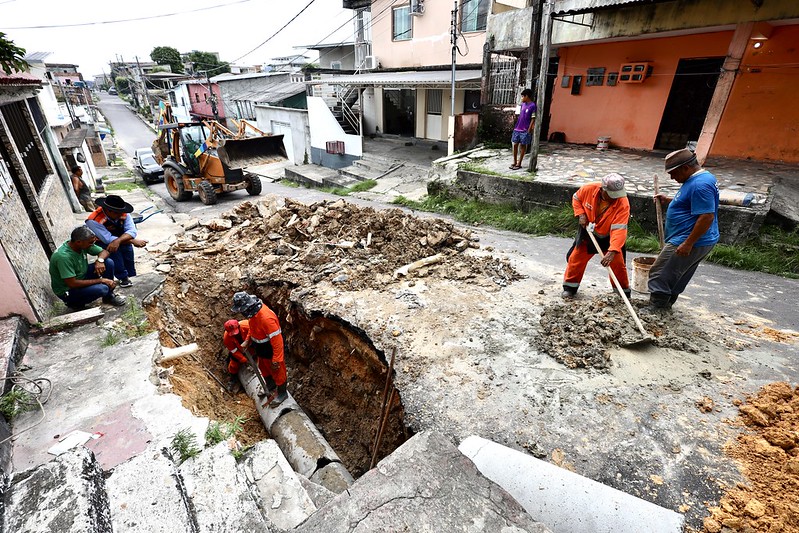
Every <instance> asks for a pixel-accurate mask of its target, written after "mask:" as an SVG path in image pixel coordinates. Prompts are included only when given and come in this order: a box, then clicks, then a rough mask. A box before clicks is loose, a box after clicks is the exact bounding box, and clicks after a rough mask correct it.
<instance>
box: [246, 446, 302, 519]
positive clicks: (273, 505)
mask: <svg viewBox="0 0 799 533" xmlns="http://www.w3.org/2000/svg"><path fill="white" fill-rule="evenodd" d="M239 468H240V469H241V470H242V472H243V473H244V475H245V476H246V478H247V481H248V482H249V483H250V484H251V485H252V486H254V487H255V489H256V493H257V496H258V498H257V499H260V502H259V505H260V507H261V512H262V513H263V514H264V515H265V516H266V517H267V518H268V519H269V520H270V521H271V522H272V523H273V524H274V525H275V526H277V527H279V528H281V529H292V528H294V527H296V526H298V525H299V524H301V523H302V522H303V521H304V520H305V519H306V518H308V517H309V516H310V515H312V514H313V513H314V512H316V505H315V504H314V502H313V500H312V499H311V498H310V496H309V495H308V493H307V492H306V491H305V488H304V487H303V485H302V483H301V482H300V479H299V478H298V477H297V474H296V473H295V472H294V470H292V469H291V465H290V464H289V463H288V461H286V458H285V457H283V453H282V452H281V451H280V448H278V446H277V443H275V441H273V440H266V441H261V442H259V443H257V444H256V445H255V446H253V447H252V449H251V450H249V451H248V452H247V454H246V456H245V457H244V459H243V460H242V461H241V463H239Z"/></svg>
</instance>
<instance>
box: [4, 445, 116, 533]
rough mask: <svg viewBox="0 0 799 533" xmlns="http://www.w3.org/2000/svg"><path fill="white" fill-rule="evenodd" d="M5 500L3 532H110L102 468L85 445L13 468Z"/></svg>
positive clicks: (109, 518) (109, 517)
mask: <svg viewBox="0 0 799 533" xmlns="http://www.w3.org/2000/svg"><path fill="white" fill-rule="evenodd" d="M3 503H4V512H3V521H2V527H0V531H3V532H4V533H12V532H22V531H24V532H25V533H40V532H41V533H45V532H47V533H52V532H56V531H69V532H70V533H111V532H112V529H111V516H110V512H109V506H108V496H107V494H106V491H105V480H103V472H102V470H101V468H100V465H99V464H98V463H97V461H96V460H95V458H94V454H92V452H90V451H89V450H87V449H86V448H83V447H79V448H76V449H74V450H70V451H69V452H67V453H64V454H62V455H60V456H59V457H57V458H56V459H53V460H52V461H50V462H49V463H45V464H43V465H40V466H38V467H36V468H34V469H31V470H26V471H24V472H20V473H17V474H14V475H13V476H12V478H11V482H10V484H9V486H8V488H7V489H6V490H5V493H4V494H3Z"/></svg>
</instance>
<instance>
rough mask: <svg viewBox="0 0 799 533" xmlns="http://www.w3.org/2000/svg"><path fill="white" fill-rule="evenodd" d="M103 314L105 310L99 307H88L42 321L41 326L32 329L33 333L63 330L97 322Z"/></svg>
mask: <svg viewBox="0 0 799 533" xmlns="http://www.w3.org/2000/svg"><path fill="white" fill-rule="evenodd" d="M103 316H105V312H104V311H103V310H102V309H101V308H100V307H90V308H89V309H84V310H83V311H76V312H74V313H67V314H66V315H59V316H56V317H53V318H51V319H50V320H48V321H47V322H44V323H43V324H42V325H41V327H39V328H37V329H35V330H34V333H53V332H55V331H63V330H65V329H67V328H72V327H75V326H81V325H83V324H89V323H91V322H97V321H98V320H100V319H101V318H103Z"/></svg>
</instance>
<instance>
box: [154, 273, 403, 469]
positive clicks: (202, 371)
mask: <svg viewBox="0 0 799 533" xmlns="http://www.w3.org/2000/svg"><path fill="white" fill-rule="evenodd" d="M214 277H216V278H217V279H214ZM219 278H221V276H219V275H217V276H202V277H198V278H195V279H194V280H193V281H192V282H191V283H189V282H188V281H179V278H178V279H176V278H175V277H172V276H170V278H169V279H168V280H167V282H166V283H165V285H164V287H163V289H162V291H161V293H160V295H158V297H157V298H156V300H155V304H156V305H151V306H149V307H148V312H149V313H150V318H151V322H152V323H153V324H155V325H156V326H158V327H159V329H160V330H161V331H163V332H164V333H162V339H161V340H162V342H163V343H164V344H165V345H172V344H174V342H173V337H174V341H177V342H178V343H180V344H187V343H189V342H196V343H197V344H198V345H199V347H200V349H199V351H198V353H197V358H196V359H194V358H190V357H187V358H183V359H179V360H176V361H175V362H174V363H169V364H170V365H172V376H171V378H170V382H171V383H172V386H173V390H174V392H175V393H177V394H179V395H180V396H182V397H183V401H184V405H186V407H187V408H189V409H190V410H192V411H193V412H194V413H195V414H199V415H202V416H207V417H209V418H211V419H213V420H220V421H229V420H231V419H232V418H234V417H235V416H245V417H247V418H248V419H249V421H248V423H247V424H245V426H244V432H243V434H241V435H240V436H239V440H241V441H242V442H243V443H244V444H252V443H254V442H257V441H258V440H261V439H263V438H265V437H266V436H267V433H266V431H265V429H264V427H263V426H262V425H261V424H260V417H259V415H258V413H257V412H256V408H255V406H254V404H253V402H252V400H250V398H249V397H248V396H247V395H246V392H242V393H240V394H236V395H230V394H227V393H226V392H224V391H223V390H222V388H221V387H220V385H219V384H218V382H217V381H216V380H214V379H213V378H212V377H211V376H209V375H208V371H211V372H213V373H214V374H215V375H216V376H217V378H219V379H220V380H222V381H223V382H224V381H225V380H226V379H227V373H226V353H225V352H224V350H223V349H222V342H221V337H222V324H224V322H225V320H227V319H229V318H230V315H231V313H230V311H229V310H230V305H231V300H232V295H233V293H234V292H236V291H237V290H247V291H249V292H252V293H255V294H257V295H258V296H259V297H260V298H261V299H262V300H263V301H264V302H265V303H266V304H267V305H268V306H269V307H270V308H271V309H273V310H274V311H275V313H277V315H278V317H279V319H280V322H281V327H282V330H283V336H284V343H285V349H286V363H287V367H288V390H289V393H290V394H291V395H292V397H293V398H294V400H296V402H297V404H299V406H300V407H301V409H302V411H303V412H304V413H306V414H307V418H308V420H309V421H310V422H311V423H312V424H313V425H314V426H315V427H316V428H318V431H319V432H320V433H321V434H322V435H323V436H324V438H325V439H326V440H327V442H328V443H329V444H330V446H331V447H332V449H333V450H334V451H335V453H336V454H337V456H338V459H340V461H341V463H342V464H343V465H344V466H345V467H346V469H347V470H348V471H349V473H350V474H352V476H353V477H355V478H357V477H359V476H361V475H362V474H363V473H365V472H366V471H367V470H368V469H369V464H370V460H371V456H372V451H373V446H374V441H375V437H376V434H377V431H378V424H379V420H380V412H381V407H382V400H383V392H384V387H385V381H386V375H387V371H388V363H387V360H386V354H385V353H383V352H382V351H380V350H378V349H377V348H376V347H375V346H374V345H373V343H372V342H371V340H370V339H369V338H368V336H367V335H366V334H365V333H364V332H363V331H362V330H360V329H359V328H357V327H355V326H353V325H351V324H348V323H347V322H346V321H344V320H342V319H341V318H339V317H337V316H333V315H326V314H323V313H320V312H307V311H305V310H304V309H303V308H302V305H301V304H300V303H298V302H296V301H292V291H294V290H298V289H297V288H296V286H293V285H291V284H288V283H274V284H260V285H255V284H250V285H247V286H239V287H232V286H231V285H230V284H227V283H224V282H222V283H220V281H221V279H219ZM166 332H169V333H168V334H167V333H166ZM203 367H205V368H203ZM240 375H242V377H243V378H244V379H243V381H244V382H245V387H246V385H247V381H248V380H247V375H248V374H247V373H246V372H243V373H242V374H240ZM250 377H252V378H254V376H251V375H250ZM392 388H393V387H392ZM395 392H396V393H395V394H394V395H392V394H391V393H392V390H391V389H389V398H392V397H393V402H392V403H391V405H390V409H389V411H388V416H387V418H386V423H385V430H384V432H383V436H382V442H381V446H380V448H379V450H378V454H377V459H378V460H379V459H382V458H383V457H385V456H386V455H388V454H390V453H391V452H393V451H394V450H395V449H396V448H397V447H398V446H399V445H401V444H402V443H403V442H405V440H407V439H408V438H409V437H410V436H411V432H410V429H409V428H407V427H406V426H405V424H404V422H403V420H404V408H403V405H402V401H401V396H400V394H399V391H395ZM269 411H270V412H269V413H267V418H268V419H269V426H270V427H271V428H272V431H273V432H275V435H274V436H275V437H278V442H280V440H279V438H280V437H279V435H277V433H278V432H280V431H284V430H285V428H284V429H283V430H281V429H280V427H282V426H293V429H288V431H289V432H294V431H300V432H301V433H302V432H305V431H306V429H304V422H302V421H300V420H299V419H298V418H297V416H296V414H295V413H291V412H290V411H291V409H289V408H288V406H280V407H278V408H277V409H270V410H269ZM282 418H286V420H283V421H281V419H282ZM298 428H299V429H298ZM307 431H312V430H310V429H308V430H307ZM305 460H306V461H307V458H306V459H305ZM328 462H329V459H320V462H319V464H316V465H314V468H313V470H314V471H317V472H322V471H324V470H325V469H326V468H328V464H327V463H328ZM295 468H296V467H295ZM301 473H304V474H305V475H308V473H307V471H306V472H301ZM308 477H311V476H310V475H308Z"/></svg>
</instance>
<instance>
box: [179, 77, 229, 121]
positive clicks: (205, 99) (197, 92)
mask: <svg viewBox="0 0 799 533" xmlns="http://www.w3.org/2000/svg"><path fill="white" fill-rule="evenodd" d="M186 90H187V92H188V96H189V100H190V107H191V116H192V117H193V118H199V119H203V118H211V119H212V118H214V110H213V108H212V106H211V91H213V94H214V95H215V96H216V107H217V113H218V114H219V119H220V122H222V123H223V124H224V122H225V107H224V105H223V104H222V92H221V91H220V90H219V85H217V84H216V83H211V91H209V90H208V84H206V83H200V82H191V81H189V82H187V83H186Z"/></svg>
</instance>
